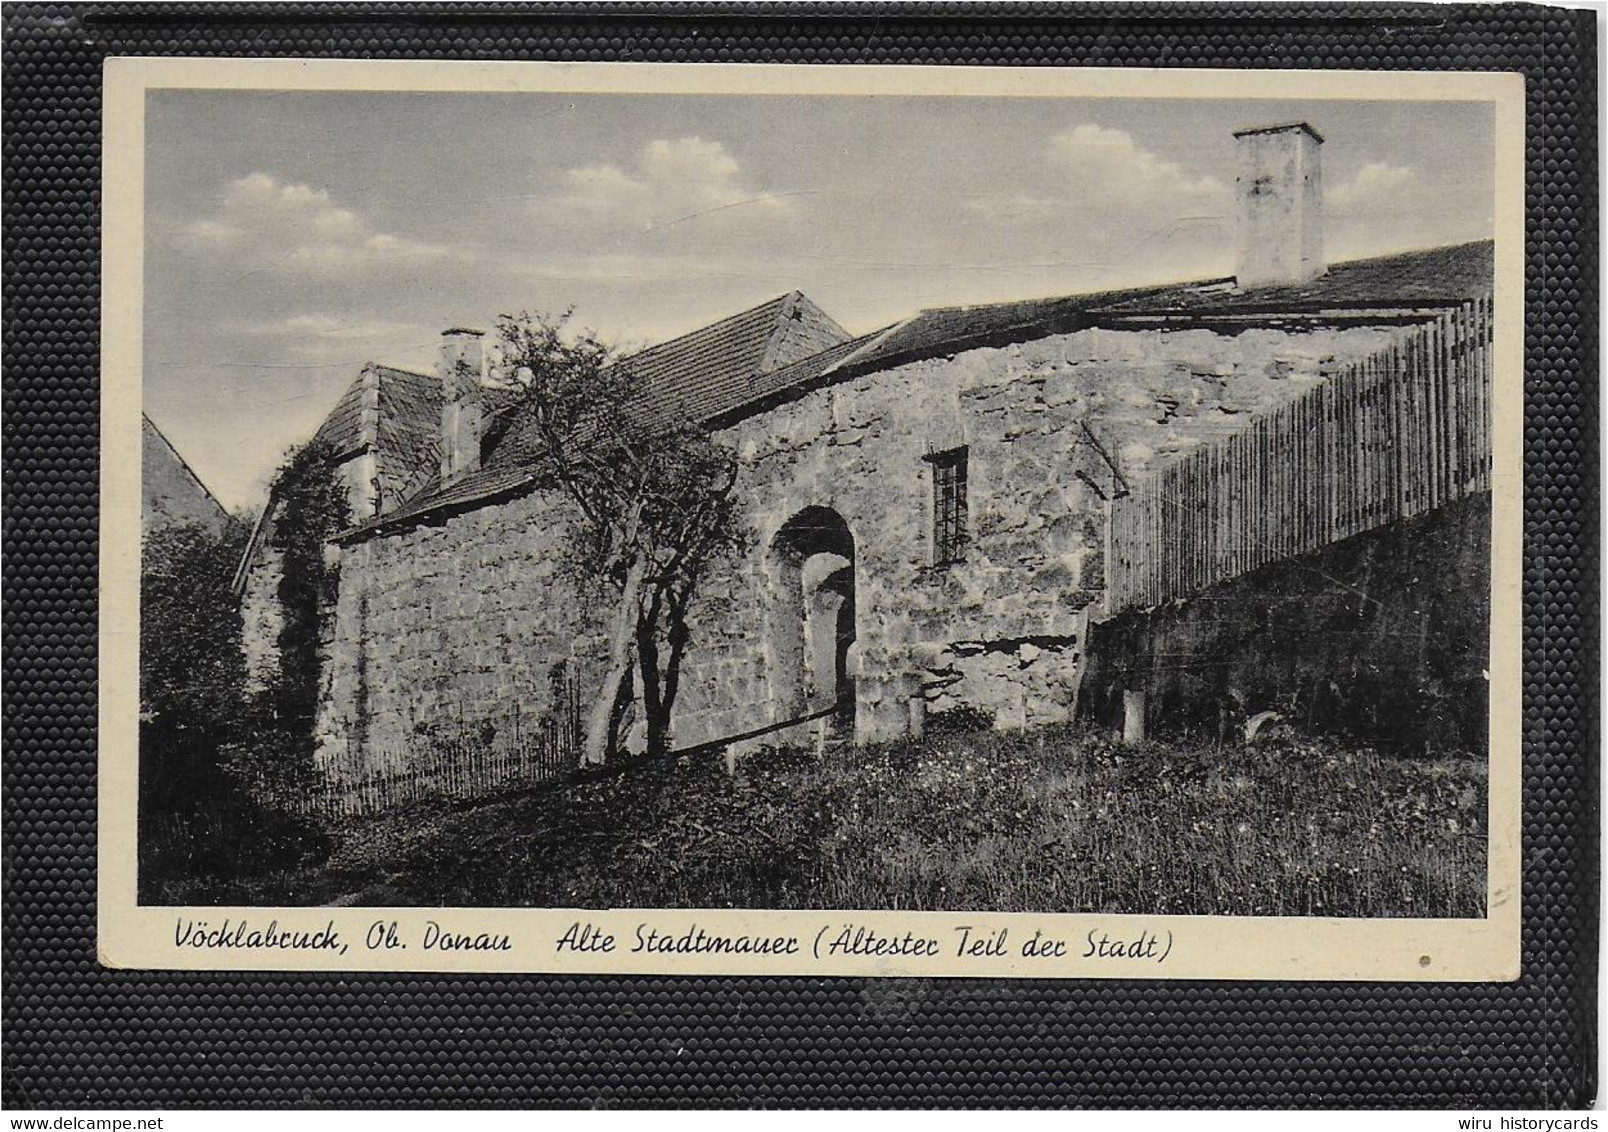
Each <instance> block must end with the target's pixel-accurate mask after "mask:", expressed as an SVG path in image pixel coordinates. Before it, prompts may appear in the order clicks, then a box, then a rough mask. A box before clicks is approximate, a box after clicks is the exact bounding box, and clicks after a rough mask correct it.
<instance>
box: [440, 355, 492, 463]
mask: <svg viewBox="0 0 1608 1132" xmlns="http://www.w3.org/2000/svg"><path fill="white" fill-rule="evenodd" d="M484 337H485V334H484V332H483V331H479V330H464V329H455V330H448V331H445V332H443V333H442V335H441V356H440V360H439V361H438V362H437V363H436V372H437V373H438V374H439V375H440V377H441V388H442V394H443V395H442V399H441V478H442V480H444V481H445V480H452V479H457V478H458V477H460V476H463V475H466V474H468V473H469V472H472V471H475V470H476V469H478V468H479V467H480V436H481V432H482V430H483V429H484V427H485V394H484V392H483V391H482V389H481V384H480V382H481V378H483V377H484V376H485V371H486V353H485V345H484V342H483V341H482V339H484Z"/></svg>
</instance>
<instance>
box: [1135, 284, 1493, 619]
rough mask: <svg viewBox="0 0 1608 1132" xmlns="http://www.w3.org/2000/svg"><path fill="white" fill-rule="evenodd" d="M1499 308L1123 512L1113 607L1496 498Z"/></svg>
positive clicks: (1329, 388) (1455, 319)
mask: <svg viewBox="0 0 1608 1132" xmlns="http://www.w3.org/2000/svg"><path fill="white" fill-rule="evenodd" d="M1489 338H1490V300H1489V298H1480V299H1477V300H1475V301H1473V302H1471V303H1467V304H1465V305H1464V306H1463V307H1461V308H1459V309H1458V310H1457V311H1456V312H1455V313H1453V314H1450V315H1447V316H1443V317H1440V318H1436V319H1434V320H1431V321H1430V322H1428V323H1426V324H1424V325H1422V326H1419V327H1416V328H1414V329H1412V330H1410V331H1408V332H1406V333H1405V334H1404V335H1399V336H1397V337H1395V338H1393V339H1392V340H1391V342H1390V343H1388V344H1387V345H1386V346H1385V347H1383V348H1381V349H1379V350H1377V351H1375V352H1373V353H1372V354H1370V355H1368V356H1366V357H1364V358H1362V359H1359V360H1357V361H1355V362H1353V363H1351V364H1349V365H1346V366H1345V367H1344V368H1342V369H1341V370H1340V371H1339V372H1338V373H1335V374H1334V375H1333V376H1331V377H1330V378H1328V379H1327V380H1325V381H1323V382H1322V383H1321V384H1319V385H1318V386H1316V387H1315V388H1313V389H1310V390H1307V391H1306V392H1305V393H1303V394H1300V395H1299V396H1298V397H1296V398H1295V399H1294V400H1293V401H1291V402H1287V403H1285V404H1284V405H1281V406H1279V407H1277V408H1276V409H1274V410H1273V411H1272V412H1269V413H1266V414H1264V415H1262V416H1260V417H1258V418H1257V419H1255V420H1253V421H1252V422H1251V423H1250V424H1249V426H1248V427H1246V428H1243V429H1240V430H1239V431H1237V432H1235V433H1233V434H1231V435H1229V436H1226V437H1224V438H1221V439H1219V440H1217V441H1214V442H1211V443H1209V444H1205V445H1202V446H1201V447H1199V448H1197V449H1196V450H1194V451H1193V452H1190V453H1189V454H1187V455H1185V456H1182V457H1180V458H1178V459H1176V460H1174V461H1173V462H1172V463H1171V464H1169V465H1167V466H1165V467H1163V468H1162V469H1160V470H1159V471H1158V472H1156V473H1155V474H1154V475H1152V476H1151V477H1150V479H1149V481H1148V482H1144V483H1139V484H1136V485H1134V487H1133V489H1132V490H1131V491H1130V492H1129V493H1128V494H1126V495H1124V496H1121V497H1119V498H1117V499H1114V500H1113V501H1112V503H1111V507H1110V511H1109V522H1110V524H1111V526H1110V536H1109V537H1110V545H1111V569H1110V573H1109V577H1108V579H1107V581H1108V585H1109V586H1110V593H1109V594H1108V595H1107V597H1108V601H1107V606H1108V608H1109V609H1110V611H1111V612H1113V613H1117V612H1121V611H1123V610H1125V609H1132V608H1136V607H1144V606H1155V605H1159V604H1161V603H1162V602H1165V601H1168V600H1171V599H1173V598H1177V597H1183V596H1187V595H1188V594H1190V593H1194V592H1197V591H1199V590H1200V589H1203V588H1205V587H1207V586H1210V585H1214V584H1216V583H1217V582H1221V581H1225V580H1227V579H1229V578H1233V577H1236V576H1238V575H1241V574H1245V573H1249V572H1250V571H1252V570H1255V569H1256V568H1258V567H1259V566H1262V565H1265V564H1266V563H1268V562H1271V561H1274V560H1278V559H1283V558H1287V557H1291V556H1295V555H1299V554H1304V553H1308V552H1310V551H1312V550H1315V549H1318V548H1319V547H1322V546H1324V545H1327V544H1328V543H1331V542H1336V541H1339V540H1340V539H1343V538H1348V537H1350V536H1352V535H1355V534H1359V533H1361V532H1363V531H1366V530H1370V529H1372V528H1374V527H1377V526H1380V525H1383V524H1387V523H1392V522H1395V521H1397V520H1399V519H1404V518H1410V517H1412V516H1415V515H1421V514H1424V513H1426V512H1428V511H1431V510H1433V509H1435V508H1438V507H1441V506H1444V505H1445V504H1446V503H1449V502H1451V501H1453V500H1455V499H1458V498H1461V497H1462V496H1463V495H1465V494H1468V493H1470V492H1475V491H1485V490H1489V488H1490V467H1491V456H1490V368H1491V367H1490V352H1489Z"/></svg>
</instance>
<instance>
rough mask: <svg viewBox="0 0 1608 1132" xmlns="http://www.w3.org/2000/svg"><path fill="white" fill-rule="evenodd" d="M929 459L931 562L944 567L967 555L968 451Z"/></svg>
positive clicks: (950, 451)
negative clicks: (930, 466) (930, 470)
mask: <svg viewBox="0 0 1608 1132" xmlns="http://www.w3.org/2000/svg"><path fill="white" fill-rule="evenodd" d="M927 459H928V460H929V461H930V462H931V463H932V560H933V564H934V565H937V566H943V565H946V564H947V563H950V562H959V561H960V560H961V559H962V558H963V557H965V554H966V449H964V448H951V449H950V450H949V451H947V452H938V453H935V454H934V455H931V456H928V457H927Z"/></svg>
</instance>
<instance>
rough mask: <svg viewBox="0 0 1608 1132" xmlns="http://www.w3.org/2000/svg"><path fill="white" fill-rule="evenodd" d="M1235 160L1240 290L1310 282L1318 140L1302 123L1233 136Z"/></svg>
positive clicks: (1317, 225) (1321, 266)
mask: <svg viewBox="0 0 1608 1132" xmlns="http://www.w3.org/2000/svg"><path fill="white" fill-rule="evenodd" d="M1234 144H1235V147H1236V150H1237V154H1238V157H1239V176H1238V178H1237V180H1236V183H1235V195H1236V196H1237V197H1238V200H1239V240H1238V242H1239V249H1238V253H1239V254H1238V261H1237V267H1236V270H1235V272H1234V281H1235V283H1236V284H1237V285H1238V286H1240V287H1242V288H1243V287H1268V286H1274V287H1276V286H1281V285H1282V286H1289V285H1295V284H1301V283H1310V282H1311V281H1312V280H1314V279H1316V278H1318V277H1319V276H1320V275H1322V274H1323V273H1324V272H1326V271H1328V269H1329V264H1328V261H1327V260H1325V259H1324V255H1323V163H1322V160H1321V151H1322V147H1323V137H1322V136H1321V135H1320V134H1319V133H1318V131H1316V130H1314V129H1313V128H1312V127H1311V126H1309V125H1307V124H1306V123H1305V122H1293V123H1291V124H1290V125H1287V126H1263V127H1261V128H1259V129H1254V130H1240V131H1239V132H1237V133H1236V134H1235V135H1234Z"/></svg>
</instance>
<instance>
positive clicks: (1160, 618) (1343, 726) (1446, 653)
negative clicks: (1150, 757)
mask: <svg viewBox="0 0 1608 1132" xmlns="http://www.w3.org/2000/svg"><path fill="white" fill-rule="evenodd" d="M1490 540H1491V497H1490V495H1489V494H1481V495H1475V496H1470V497H1468V498H1466V499H1461V500H1458V501H1457V502H1456V503H1453V504H1451V505H1450V506H1447V507H1444V508H1441V509H1440V510H1438V511H1435V512H1432V513H1431V514H1428V515H1424V516H1420V517H1418V518H1415V519H1410V520H1407V521H1405V522H1402V523H1398V524H1396V525H1394V526H1391V527H1387V528H1382V529H1379V530H1374V531H1369V532H1367V533H1365V534H1361V535H1357V536H1355V537H1354V538H1349V539H1346V540H1345V541H1343V542H1338V543H1334V544H1332V545H1330V546H1327V547H1324V548H1323V549H1322V550H1319V551H1317V552H1315V553H1313V554H1310V555H1306V556H1303V557H1302V558H1300V559H1297V560H1295V561H1291V562H1280V563H1276V564H1274V565H1271V566H1265V567H1263V568H1262V569H1260V570H1256V571H1254V572H1252V573H1250V574H1246V575H1243V576H1242V577H1239V578H1235V579H1233V580H1231V581H1229V582H1226V583H1224V584H1223V585H1220V586H1214V587H1212V588H1211V589H1210V590H1207V591H1205V592H1204V593H1201V594H1198V595H1196V596H1195V597H1192V598H1189V599H1187V600H1185V601H1181V602H1170V603H1168V604H1167V605H1165V606H1162V607H1160V608H1158V609H1155V610H1149V611H1143V612H1135V613H1130V614H1125V615H1123V616H1121V617H1118V618H1115V619H1113V620H1112V621H1109V622H1106V623H1104V624H1101V625H1098V626H1097V627H1096V628H1095V630H1094V634H1093V638H1092V640H1091V642H1090V653H1091V656H1092V657H1093V658H1094V665H1093V667H1092V668H1091V670H1090V672H1089V675H1088V679H1087V681H1086V683H1085V695H1086V699H1087V701H1088V706H1089V714H1090V715H1091V716H1092V717H1094V718H1095V719H1097V720H1099V721H1101V722H1102V723H1104V724H1105V725H1107V726H1109V727H1112V728H1116V727H1117V726H1118V725H1119V724H1120V722H1121V711H1122V693H1123V690H1124V689H1125V688H1143V689H1144V690H1145V692H1146V693H1147V701H1148V707H1149V712H1148V714H1149V723H1150V725H1151V727H1152V728H1153V729H1154V730H1156V731H1159V732H1161V733H1163V734H1167V733H1177V732H1180V731H1196V732H1204V733H1206V734H1207V735H1208V736H1211V735H1213V733H1214V732H1216V731H1217V730H1218V729H1219V727H1220V726H1221V725H1223V724H1225V722H1227V721H1235V722H1237V721H1243V719H1245V718H1246V717H1247V716H1249V715H1250V714H1251V713H1254V712H1259V711H1266V710H1277V711H1279V712H1281V713H1282V715H1283V716H1284V718H1285V720H1286V721H1287V722H1289V723H1290V724H1293V725H1294V726H1295V727H1297V728H1298V729H1300V730H1303V731H1310V732H1318V733H1332V734H1342V735H1349V736H1352V737H1354V738H1359V739H1362V740H1364V741H1367V742H1372V743H1389V744H1392V745H1401V746H1405V747H1408V748H1425V747H1428V748H1444V747H1456V748H1462V749H1464V750H1474V751H1483V750H1484V749H1485V746H1486V728H1487V721H1488V719H1489V713H1488V710H1487V708H1488V703H1487V700H1488V685H1487V677H1486V668H1487V666H1488V664H1489V658H1490V586H1491V541H1490ZM1220 708H1221V709H1224V710H1226V712H1227V713H1228V715H1227V716H1220V714H1219V709H1220Z"/></svg>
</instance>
